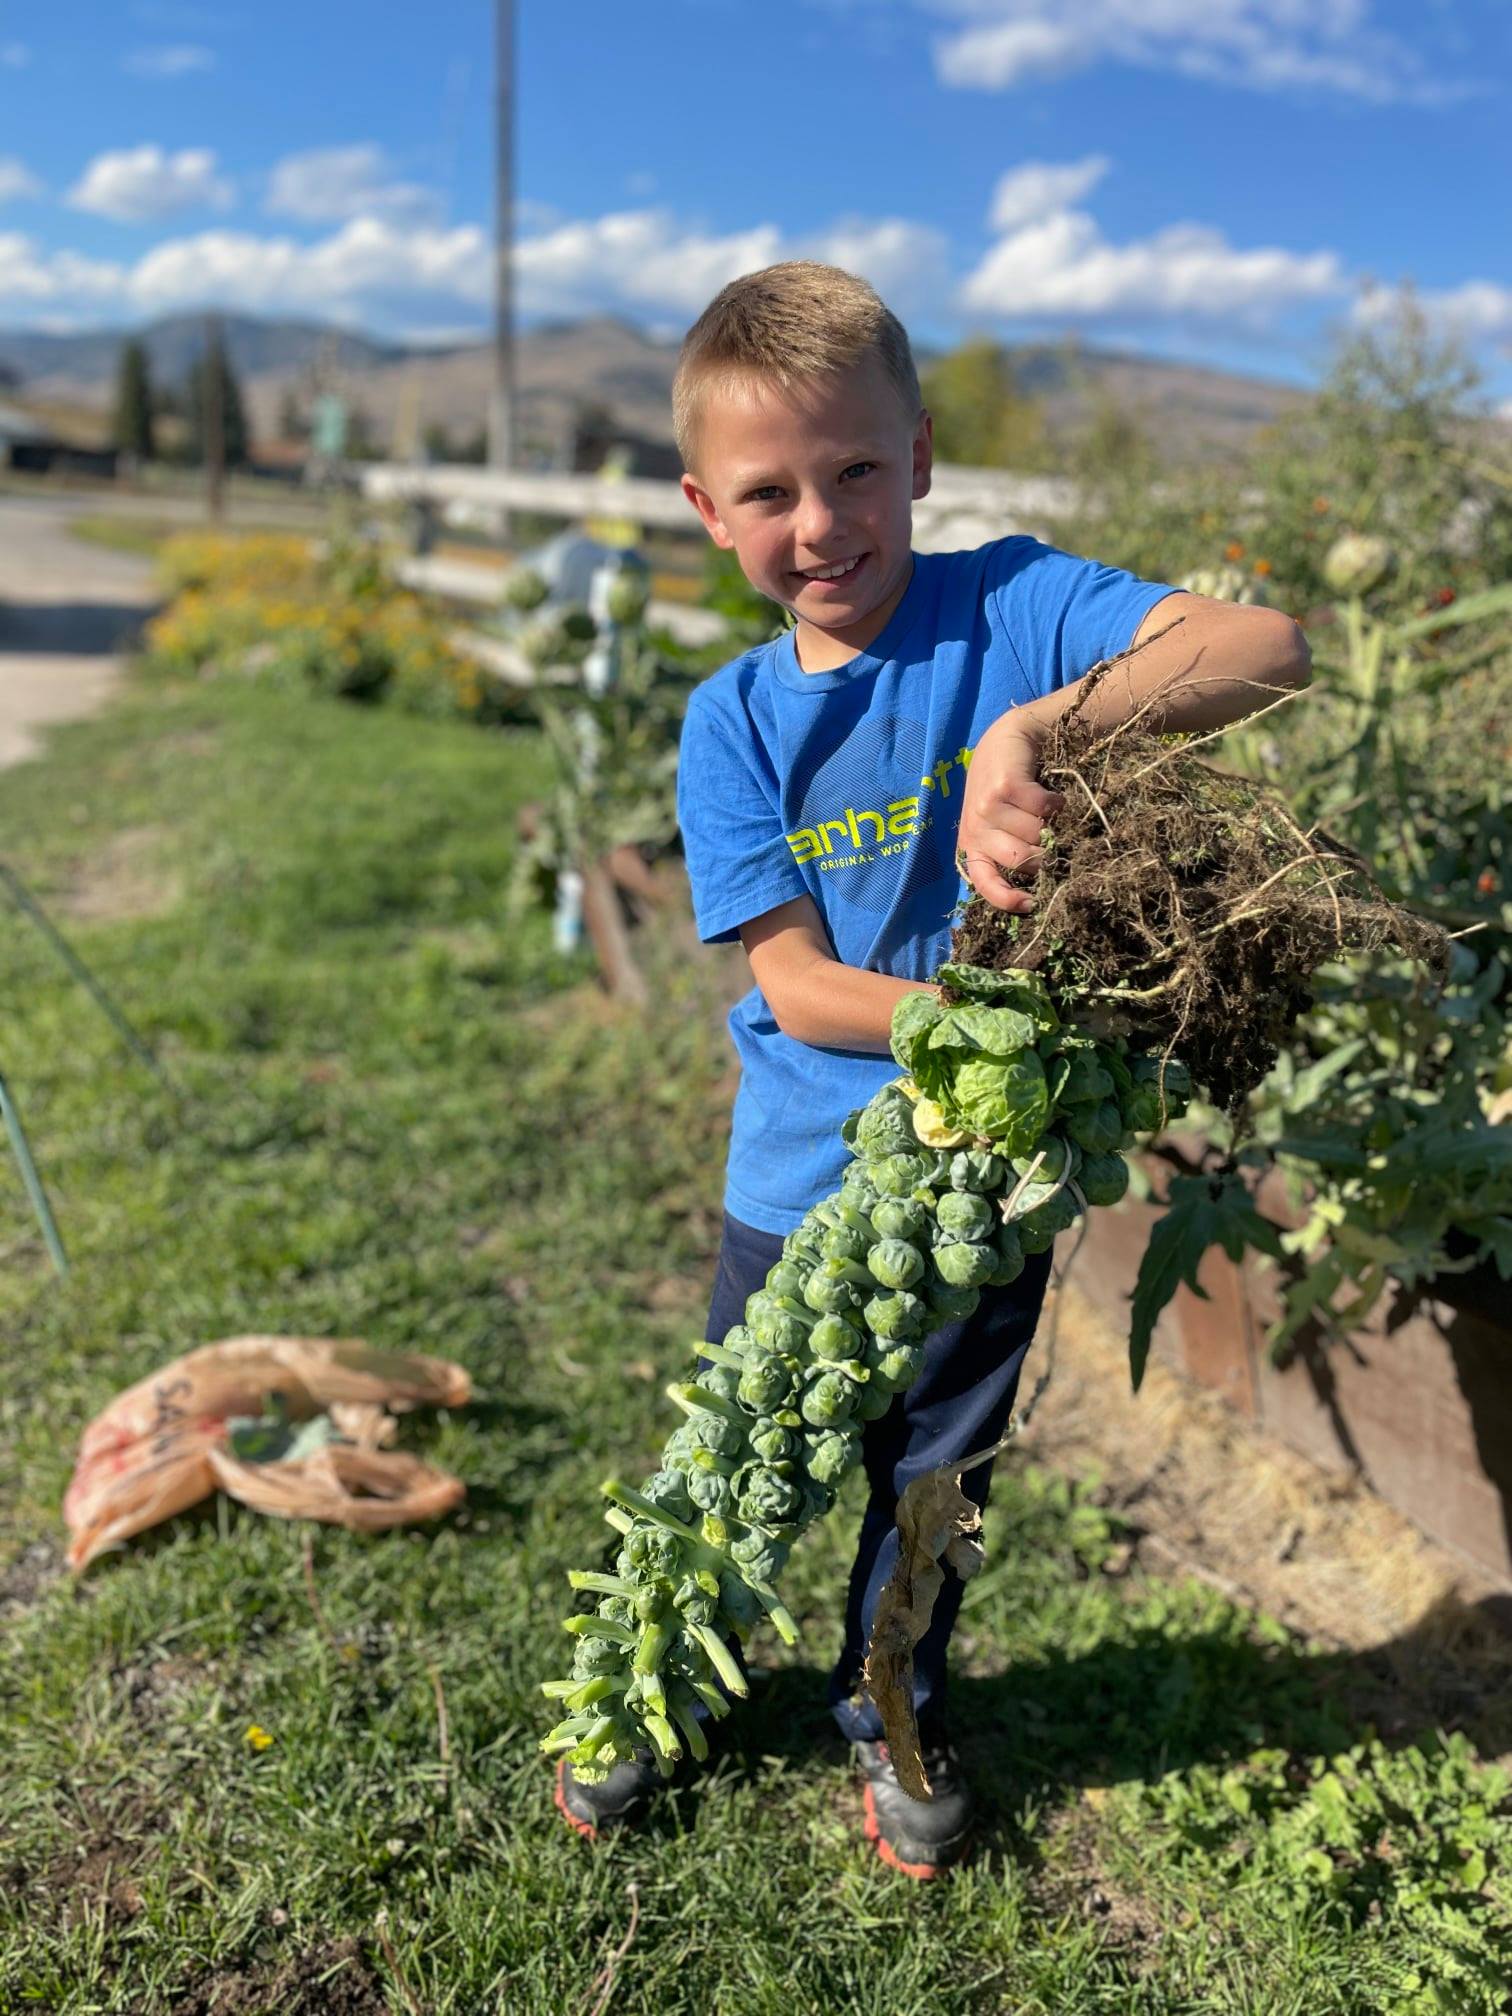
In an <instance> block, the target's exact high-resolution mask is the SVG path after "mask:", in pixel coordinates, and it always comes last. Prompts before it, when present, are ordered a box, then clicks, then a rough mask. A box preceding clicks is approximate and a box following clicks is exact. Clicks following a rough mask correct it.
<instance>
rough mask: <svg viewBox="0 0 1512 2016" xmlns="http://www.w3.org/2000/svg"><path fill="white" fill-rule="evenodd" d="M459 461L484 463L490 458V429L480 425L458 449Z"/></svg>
mask: <svg viewBox="0 0 1512 2016" xmlns="http://www.w3.org/2000/svg"><path fill="white" fill-rule="evenodd" d="M457 460H458V461H459V462H476V463H478V464H480V465H481V464H482V463H484V462H486V461H487V460H488V429H487V428H486V427H479V428H477V429H475V431H474V432H473V433H472V434H471V435H469V437H468V438H467V440H465V441H464V442H462V444H461V445H460V447H459V448H458V449H457Z"/></svg>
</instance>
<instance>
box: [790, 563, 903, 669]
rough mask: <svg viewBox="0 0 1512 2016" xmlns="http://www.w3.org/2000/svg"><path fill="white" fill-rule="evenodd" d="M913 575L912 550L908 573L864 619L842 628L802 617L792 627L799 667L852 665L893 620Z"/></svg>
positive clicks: (838, 667)
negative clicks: (829, 627)
mask: <svg viewBox="0 0 1512 2016" xmlns="http://www.w3.org/2000/svg"><path fill="white" fill-rule="evenodd" d="M913 575H914V560H913V555H912V554H911V553H910V555H909V566H908V572H907V573H906V574H905V575H904V577H903V580H902V582H901V583H900V585H899V586H898V587H897V588H895V589H894V590H893V592H892V594H891V595H889V596H888V598H887V600H886V601H885V602H881V603H879V604H878V605H877V607H876V608H875V609H873V610H871V611H870V612H869V614H868V615H867V616H866V617H865V619H864V620H863V621H862V622H860V623H856V624H853V625H849V626H847V627H846V628H845V629H843V630H821V629H819V628H818V626H817V625H816V624H813V623H809V622H806V621H805V620H804V618H803V617H801V616H800V617H799V618H798V622H797V624H796V626H795V628H794V630H793V651H794V655H795V656H796V657H797V660H798V670H799V671H800V672H838V671H839V669H840V667H841V666H842V665H849V663H850V662H851V660H852V659H853V658H859V657H860V656H861V653H862V652H863V651H864V650H865V649H866V648H867V646H868V645H869V644H873V643H875V642H876V640H877V638H879V637H880V636H881V635H882V632H883V631H884V630H885V629H886V628H887V626H888V624H889V623H891V621H892V619H893V614H894V612H895V611H896V609H897V607H898V604H899V603H900V602H901V601H902V600H903V597H904V596H905V595H906V594H907V593H908V584H909V583H910V582H911V581H912V580H913Z"/></svg>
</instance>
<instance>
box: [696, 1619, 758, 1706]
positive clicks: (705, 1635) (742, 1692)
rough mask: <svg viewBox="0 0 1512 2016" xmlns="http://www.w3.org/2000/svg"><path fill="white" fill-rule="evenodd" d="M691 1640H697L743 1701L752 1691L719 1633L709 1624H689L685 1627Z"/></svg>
mask: <svg viewBox="0 0 1512 2016" xmlns="http://www.w3.org/2000/svg"><path fill="white" fill-rule="evenodd" d="M684 1628H685V1629H686V1631H687V1633H688V1636H689V1637H690V1638H696V1639H697V1640H698V1643H699V1644H700V1645H702V1647H703V1649H704V1650H705V1652H707V1653H708V1655H709V1664H710V1665H711V1666H712V1667H713V1668H714V1671H715V1672H716V1673H717V1674H718V1675H719V1677H720V1679H721V1680H723V1682H724V1684H725V1685H726V1687H728V1688H729V1690H730V1692H731V1693H732V1694H738V1695H739V1696H740V1698H741V1700H742V1701H743V1700H744V1699H745V1698H746V1695H747V1694H749V1692H750V1691H751V1690H750V1689H749V1688H748V1687H747V1685H746V1679H745V1675H744V1674H743V1673H742V1672H741V1670H740V1668H739V1666H738V1665H737V1664H736V1662H735V1658H734V1655H733V1654H732V1653H731V1651H730V1648H729V1646H728V1645H726V1644H725V1642H724V1640H723V1639H722V1638H721V1637H720V1635H719V1633H718V1632H717V1631H715V1630H712V1629H711V1628H710V1626H709V1625H707V1624H689V1625H686V1626H685V1627H684Z"/></svg>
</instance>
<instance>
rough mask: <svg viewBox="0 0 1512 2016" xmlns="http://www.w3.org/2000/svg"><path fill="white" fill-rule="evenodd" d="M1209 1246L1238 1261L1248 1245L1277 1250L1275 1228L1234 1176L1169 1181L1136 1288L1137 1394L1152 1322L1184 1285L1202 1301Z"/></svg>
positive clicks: (1132, 1352)
mask: <svg viewBox="0 0 1512 2016" xmlns="http://www.w3.org/2000/svg"><path fill="white" fill-rule="evenodd" d="M1211 1246H1217V1247H1220V1248H1221V1249H1222V1250H1223V1252H1225V1253H1226V1254H1227V1255H1228V1257H1229V1258H1230V1260H1238V1259H1240V1258H1241V1257H1242V1255H1243V1253H1244V1250H1245V1248H1246V1246H1253V1247H1254V1248H1255V1249H1256V1251H1258V1252H1261V1253H1271V1254H1279V1253H1280V1251H1281V1245H1280V1238H1279V1235H1278V1233H1277V1231H1276V1228H1275V1226H1274V1225H1272V1224H1271V1223H1270V1221H1269V1220H1268V1219H1265V1218H1262V1217H1261V1216H1260V1213H1259V1212H1258V1211H1257V1210H1256V1209H1255V1206H1254V1201H1253V1199H1252V1198H1251V1196H1250V1194H1249V1191H1248V1190H1247V1189H1246V1188H1245V1185H1244V1182H1243V1179H1242V1178H1241V1177H1240V1176H1239V1175H1238V1174H1236V1173H1232V1172H1231V1173H1229V1174H1226V1175H1220V1176H1175V1177H1173V1178H1172V1179H1171V1186H1170V1191H1169V1194H1168V1196H1167V1198H1166V1209H1165V1213H1164V1215H1163V1216H1162V1217H1161V1218H1159V1219H1158V1220H1157V1221H1156V1224H1155V1228H1154V1230H1153V1231H1152V1232H1151V1234H1150V1243H1149V1245H1148V1246H1147V1247H1146V1248H1145V1251H1144V1257H1143V1258H1142V1259H1141V1261H1140V1263H1139V1275H1138V1278H1137V1280H1136V1282H1135V1284H1134V1309H1133V1327H1132V1329H1131V1331H1130V1334H1129V1369H1130V1371H1131V1373H1132V1375H1133V1380H1134V1388H1135V1391H1136V1392H1137V1391H1138V1390H1139V1386H1140V1382H1141V1381H1142V1380H1143V1378H1144V1371H1145V1362H1146V1360H1147V1359H1148V1357H1149V1355H1150V1339H1151V1336H1152V1335H1153V1333H1154V1329H1155V1319H1156V1318H1157V1317H1158V1316H1159V1314H1160V1312H1161V1310H1162V1309H1163V1308H1164V1307H1165V1306H1166V1304H1167V1303H1168V1302H1169V1301H1170V1299H1171V1297H1172V1296H1173V1295H1174V1294H1175V1293H1176V1290H1177V1289H1178V1288H1179V1287H1180V1285H1181V1284H1182V1282H1183V1281H1184V1282H1185V1283H1186V1285H1187V1286H1188V1287H1189V1288H1190V1289H1191V1290H1192V1291H1193V1293H1194V1294H1197V1295H1200V1296H1202V1298H1203V1300H1204V1301H1206V1299H1207V1290H1206V1289H1205V1288H1203V1287H1202V1286H1201V1285H1200V1284H1199V1282H1198V1279H1197V1270H1198V1268H1199V1266H1200V1265H1201V1264H1202V1258H1203V1255H1204V1254H1205V1253H1206V1252H1207V1251H1208V1248H1209V1247H1211Z"/></svg>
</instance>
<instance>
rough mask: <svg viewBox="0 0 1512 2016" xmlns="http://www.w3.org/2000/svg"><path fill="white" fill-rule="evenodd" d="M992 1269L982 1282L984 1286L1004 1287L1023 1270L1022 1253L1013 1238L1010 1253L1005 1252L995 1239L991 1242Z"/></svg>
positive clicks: (1015, 1279)
mask: <svg viewBox="0 0 1512 2016" xmlns="http://www.w3.org/2000/svg"><path fill="white" fill-rule="evenodd" d="M992 1254H993V1263H994V1264H993V1269H992V1272H991V1273H990V1274H989V1275H988V1276H987V1279H986V1280H985V1281H984V1282H983V1283H982V1286H983V1287H984V1288H1006V1287H1008V1285H1009V1284H1010V1283H1011V1282H1014V1281H1017V1279H1018V1277H1019V1276H1020V1274H1022V1273H1023V1271H1024V1255H1023V1251H1022V1249H1021V1247H1020V1246H1019V1244H1018V1241H1017V1240H1016V1239H1015V1241H1014V1244H1013V1250H1012V1252H1011V1253H1005V1252H1004V1251H1003V1249H1002V1247H1001V1246H999V1244H998V1242H997V1240H996V1239H994V1240H993V1242H992Z"/></svg>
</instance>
